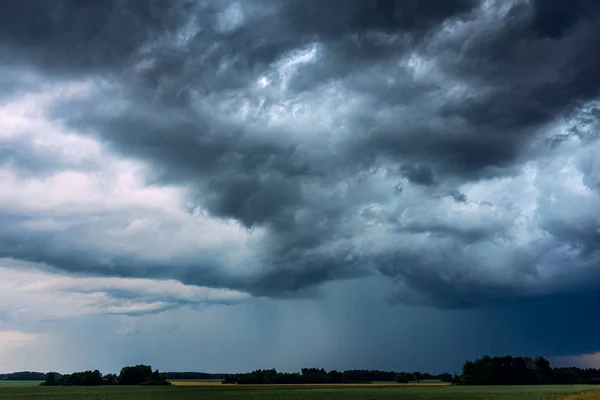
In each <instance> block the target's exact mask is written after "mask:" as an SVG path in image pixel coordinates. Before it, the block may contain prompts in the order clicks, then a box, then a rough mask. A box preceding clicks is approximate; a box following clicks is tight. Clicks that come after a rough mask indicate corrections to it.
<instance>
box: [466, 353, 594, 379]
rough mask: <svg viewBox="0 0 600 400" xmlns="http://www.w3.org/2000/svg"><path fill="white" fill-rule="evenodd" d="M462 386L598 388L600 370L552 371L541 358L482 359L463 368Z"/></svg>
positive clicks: (470, 362)
mask: <svg viewBox="0 0 600 400" xmlns="http://www.w3.org/2000/svg"><path fill="white" fill-rule="evenodd" d="M460 383H462V384H464V385H536V384H575V383H582V384H585V383H589V384H600V370H597V369H593V368H588V369H582V368H552V366H551V365H550V362H549V361H548V360H546V359H545V358H543V357H536V358H531V357H511V356H504V357H490V356H484V357H482V358H479V359H477V360H475V361H467V362H465V364H464V365H463V371H462V376H461V377H460Z"/></svg>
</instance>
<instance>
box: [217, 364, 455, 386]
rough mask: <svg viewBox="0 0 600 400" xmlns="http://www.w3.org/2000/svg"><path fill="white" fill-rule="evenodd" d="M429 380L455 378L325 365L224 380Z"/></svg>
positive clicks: (263, 382)
mask: <svg viewBox="0 0 600 400" xmlns="http://www.w3.org/2000/svg"><path fill="white" fill-rule="evenodd" d="M427 379H435V380H442V381H446V382H451V381H452V375H450V374H441V375H432V374H422V373H420V372H414V373H408V372H400V373H398V372H393V371H376V370H349V371H344V372H339V371H335V370H334V371H329V372H327V371H325V370H324V369H323V368H302V370H301V372H295V373H280V372H277V370H275V369H259V370H256V371H252V372H250V373H246V374H235V375H227V376H226V377H225V379H224V380H223V383H234V384H235V383H237V384H246V385H248V384H254V385H256V384H311V383H312V384H314V383H371V382H378V381H386V382H393V381H396V382H400V383H407V382H410V381H420V380H427Z"/></svg>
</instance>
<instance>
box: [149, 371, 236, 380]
mask: <svg viewBox="0 0 600 400" xmlns="http://www.w3.org/2000/svg"><path fill="white" fill-rule="evenodd" d="M160 376H162V377H163V378H165V379H181V380H185V379H196V380H201V379H203V380H209V379H212V380H223V379H225V376H227V374H209V373H206V372H161V373H160Z"/></svg>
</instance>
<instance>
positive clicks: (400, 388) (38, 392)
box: [0, 382, 600, 400]
mask: <svg viewBox="0 0 600 400" xmlns="http://www.w3.org/2000/svg"><path fill="white" fill-rule="evenodd" d="M594 389H595V390H600V387H593V386H589V385H573V386H571V385H564V386H542V385H538V386H486V387H483V386H449V385H446V386H444V385H402V384H373V385H302V386H294V385H289V386H288V385H274V386H238V385H231V386H230V385H218V384H214V383H213V384H210V383H209V382H198V383H197V384H194V383H193V382H187V383H186V384H184V385H174V386H171V387H124V386H119V387H34V386H10V385H8V386H5V385H0V400H4V399H6V400H8V399H14V398H18V399H19V400H34V399H36V400H43V399H49V400H62V399H65V400H67V399H69V400H84V399H85V400H109V399H110V400H135V399H140V400H141V399H147V400H221V399H222V400H225V399H234V400H235V399H239V400H242V399H244V400H279V399H282V400H305V399H306V400H308V399H311V400H313V399H315V400H320V399H322V400H342V399H344V400H363V399H365V400H375V399H376V400H387V399H389V400H392V399H394V400H397V399H404V400H413V399H414V400H462V399H469V400H487V399H493V400H504V399H506V400H541V399H549V398H551V399H557V400H558V399H568V400H576V399H580V398H581V399H585V400H600V391H598V392H593V391H592V390H594ZM575 393H578V394H577V395H572V394H575Z"/></svg>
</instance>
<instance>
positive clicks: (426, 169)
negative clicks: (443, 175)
mask: <svg viewBox="0 0 600 400" xmlns="http://www.w3.org/2000/svg"><path fill="white" fill-rule="evenodd" d="M400 171H401V172H402V174H403V175H404V176H405V177H406V179H408V180H409V181H411V182H412V183H416V184H419V185H433V184H435V177H434V175H433V171H432V170H431V167H430V166H429V165H427V164H417V165H409V164H404V165H403V166H401V167H400Z"/></svg>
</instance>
